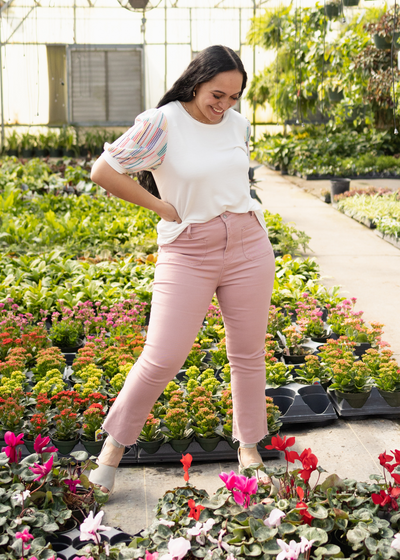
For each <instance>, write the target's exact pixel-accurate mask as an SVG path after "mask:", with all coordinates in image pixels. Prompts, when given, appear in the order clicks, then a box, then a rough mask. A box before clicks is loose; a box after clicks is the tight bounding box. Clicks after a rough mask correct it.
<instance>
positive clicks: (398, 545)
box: [390, 533, 400, 552]
mask: <svg viewBox="0 0 400 560" xmlns="http://www.w3.org/2000/svg"><path fill="white" fill-rule="evenodd" d="M390 546H391V547H392V548H395V549H396V550H398V551H399V552H400V533H397V535H395V536H394V539H393V541H392V544H391V545H390Z"/></svg>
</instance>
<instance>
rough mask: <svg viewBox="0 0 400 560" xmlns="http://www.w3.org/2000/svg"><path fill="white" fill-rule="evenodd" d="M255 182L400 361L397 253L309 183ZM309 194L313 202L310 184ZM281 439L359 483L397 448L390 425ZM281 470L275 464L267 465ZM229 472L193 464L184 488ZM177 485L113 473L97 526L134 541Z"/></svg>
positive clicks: (170, 469) (269, 175) (127, 469)
mask: <svg viewBox="0 0 400 560" xmlns="http://www.w3.org/2000/svg"><path fill="white" fill-rule="evenodd" d="M256 177H257V178H258V179H262V181H261V182H260V183H259V184H258V186H259V187H260V188H259V190H258V192H259V195H260V197H261V199H262V201H263V207H264V208H266V209H268V210H270V211H271V212H278V213H279V214H281V215H282V217H283V218H284V220H285V221H291V222H295V223H296V226H297V227H298V228H299V229H301V230H304V231H305V232H306V233H307V234H308V235H310V236H311V238H312V240H311V244H310V245H311V249H312V250H313V253H310V254H309V255H307V256H314V257H315V258H316V259H317V261H318V263H319V264H320V267H321V273H322V275H323V276H325V279H324V282H325V284H326V285H330V286H331V285H338V284H339V285H341V286H342V288H343V294H344V295H346V296H349V297H351V296H355V297H357V298H358V303H357V307H358V309H359V310H360V309H362V310H363V311H364V312H365V318H366V320H367V321H368V320H377V321H380V322H383V323H385V325H386V328H385V333H386V334H385V339H386V340H387V341H388V342H389V343H390V344H391V345H392V348H393V350H394V351H395V353H396V356H397V359H399V358H400V339H399V336H398V333H399V330H400V329H399V327H400V313H399V311H400V290H399V288H400V251H399V250H398V249H396V248H395V247H393V246H391V245H389V244H388V243H386V242H385V241H383V240H381V239H379V238H378V237H376V236H375V235H374V234H373V232H372V231H370V230H368V229H367V228H366V227H364V226H362V225H360V224H358V223H357V222H355V221H353V220H351V219H350V218H348V217H347V216H345V215H343V214H340V213H339V212H337V211H336V210H334V209H333V208H331V207H330V206H329V205H327V204H324V203H323V202H322V201H320V200H319V199H318V198H317V197H316V196H313V195H312V194H309V193H307V192H305V190H303V189H304V188H306V187H307V185H309V183H310V182H307V183H306V182H304V183H306V184H305V185H304V184H301V180H300V183H299V186H296V185H294V184H293V183H291V182H290V180H288V179H287V178H284V177H282V176H280V175H279V174H278V173H276V172H272V171H269V170H268V169H266V168H264V167H263V168H259V169H258V170H257V171H256ZM324 186H325V185H320V186H319V187H320V188H321V187H324ZM299 187H300V188H299ZM314 191H315V195H317V196H319V191H317V189H316V185H314ZM283 433H284V434H288V435H295V436H296V444H295V449H296V450H297V451H298V452H301V451H302V450H303V449H305V448H311V449H312V451H313V453H315V454H316V455H317V457H318V460H319V464H320V465H321V466H322V467H323V468H324V469H326V470H327V471H328V472H327V474H331V473H337V474H338V475H339V476H341V477H343V478H344V477H349V478H356V479H358V480H360V481H361V480H367V479H368V477H369V475H370V474H373V473H379V472H381V467H380V465H379V460H378V455H379V454H380V453H382V452H383V451H385V450H386V451H389V450H390V449H400V420H399V419H397V418H396V419H384V418H377V417H376V418H374V417H371V418H369V419H352V420H343V419H338V420H336V421H334V422H333V423H331V424H329V425H325V426H315V425H313V424H308V425H306V424H302V425H291V426H288V427H286V428H285V430H284V431H283ZM210 459H212V454H211V455H210ZM283 463H284V461H283V460H282V458H281V459H279V460H277V459H276V460H271V461H269V462H268V464H271V465H273V464H283ZM231 469H237V463H213V462H209V463H203V464H199V463H194V465H193V467H192V468H191V469H190V482H191V483H192V484H194V485H195V486H197V487H198V488H205V489H206V490H207V491H208V492H209V493H210V494H212V493H213V492H214V491H215V490H216V489H217V488H218V487H219V486H220V485H221V484H220V482H221V481H220V479H219V477H218V474H219V473H220V472H221V471H228V472H229V471H230V470H231ZM183 484H184V481H183V471H182V468H181V464H180V463H176V464H173V465H169V464H168V465H167V464H162V465H157V464H155V465H154V466H132V467H131V466H124V467H122V468H119V469H118V471H117V478H116V486H115V491H114V493H113V494H112V496H111V498H110V500H109V502H108V503H107V504H106V506H105V508H104V509H105V512H106V515H105V517H104V522H105V524H106V525H113V526H116V527H120V528H121V529H124V530H125V531H127V532H129V533H131V534H135V533H137V532H138V531H140V530H141V529H143V528H144V527H146V526H147V525H148V524H149V523H151V520H152V518H153V511H152V510H153V508H154V507H155V505H156V503H157V500H158V499H159V498H160V497H161V496H162V495H163V493H164V492H165V491H166V490H168V489H169V488H173V487H175V486H181V485H183Z"/></svg>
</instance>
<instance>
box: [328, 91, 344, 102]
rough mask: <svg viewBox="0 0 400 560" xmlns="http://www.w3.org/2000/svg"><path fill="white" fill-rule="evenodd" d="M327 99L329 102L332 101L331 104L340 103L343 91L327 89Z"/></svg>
mask: <svg viewBox="0 0 400 560" xmlns="http://www.w3.org/2000/svg"><path fill="white" fill-rule="evenodd" d="M328 97H329V101H332V102H333V103H338V102H339V101H342V99H343V98H344V93H343V90H341V89H340V90H338V89H328Z"/></svg>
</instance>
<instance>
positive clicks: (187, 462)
mask: <svg viewBox="0 0 400 560" xmlns="http://www.w3.org/2000/svg"><path fill="white" fill-rule="evenodd" d="M192 459H193V457H192V456H191V455H190V453H186V455H183V454H182V459H181V463H182V465H183V470H184V471H185V474H184V475H183V480H184V481H185V482H189V469H190V467H191V464H192Z"/></svg>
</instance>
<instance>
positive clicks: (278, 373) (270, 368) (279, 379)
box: [265, 362, 293, 387]
mask: <svg viewBox="0 0 400 560" xmlns="http://www.w3.org/2000/svg"><path fill="white" fill-rule="evenodd" d="M292 369H293V366H292V365H289V366H288V365H286V364H284V363H283V362H275V363H274V364H269V363H267V364H266V366H265V377H266V381H267V385H270V386H271V387H280V386H281V385H287V384H288V383H291V382H292V381H293V376H292V374H291V371H292Z"/></svg>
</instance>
